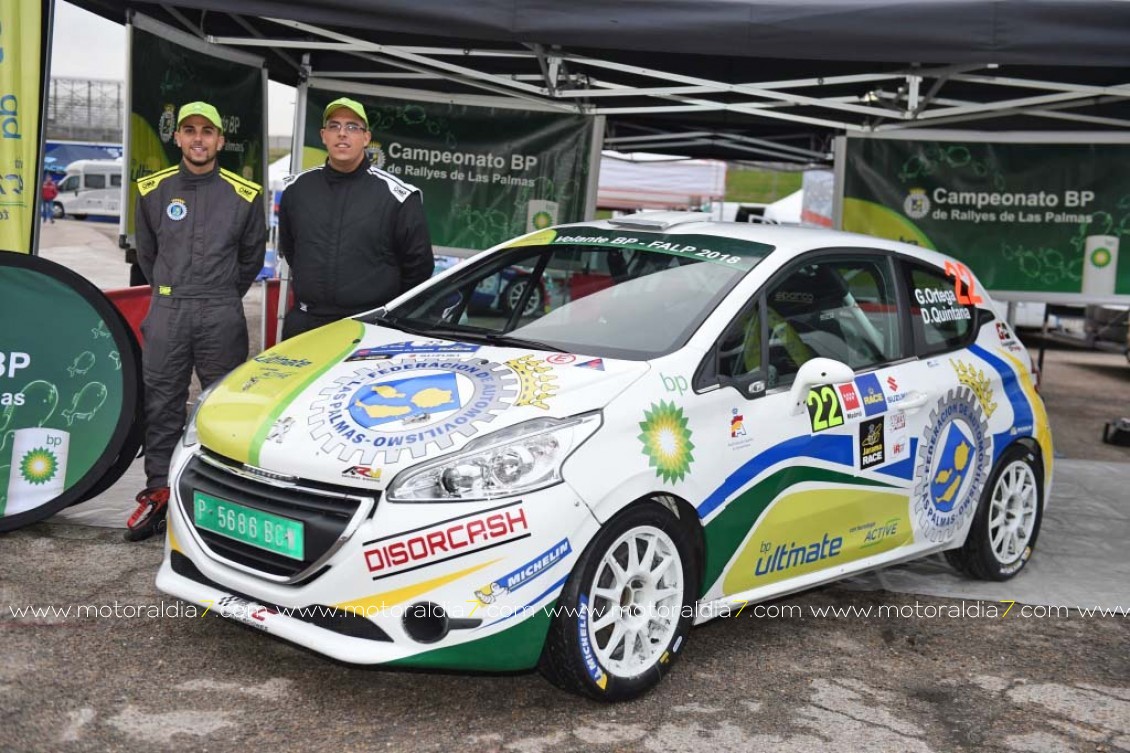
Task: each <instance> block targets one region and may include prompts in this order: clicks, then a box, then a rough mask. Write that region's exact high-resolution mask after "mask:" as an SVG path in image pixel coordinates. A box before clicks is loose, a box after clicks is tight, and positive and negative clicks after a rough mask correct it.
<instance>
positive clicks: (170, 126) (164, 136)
mask: <svg viewBox="0 0 1130 753" xmlns="http://www.w3.org/2000/svg"><path fill="white" fill-rule="evenodd" d="M174 109H175V107H174V105H171V104H167V105H165V110H164V112H162V113H161V117H160V118H158V119H157V135H158V136H160V137H161V143H162V144H167V143H169V139H171V138H172V137H173V131H175V130H176V129H177V116H176V114H175V113H174V112H173V110H174Z"/></svg>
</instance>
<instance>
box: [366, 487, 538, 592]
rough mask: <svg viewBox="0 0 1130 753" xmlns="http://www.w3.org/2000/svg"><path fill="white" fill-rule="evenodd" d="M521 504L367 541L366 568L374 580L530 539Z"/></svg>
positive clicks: (450, 519)
mask: <svg viewBox="0 0 1130 753" xmlns="http://www.w3.org/2000/svg"><path fill="white" fill-rule="evenodd" d="M529 536H530V525H529V523H528V522H527V521H526V510H525V509H524V508H523V507H522V503H521V502H511V503H509V504H506V505H502V506H500V507H494V508H491V509H489V510H483V511H482V512H475V513H470V514H469V515H461V516H459V517H457V518H449V519H448V520H445V521H442V522H440V523H435V524H433V525H430V526H426V527H424V528H417V529H416V530H414V531H408V532H406V533H398V534H395V535H393V536H385V537H383V538H380V539H373V540H372V541H366V542H365V543H364V544H363V545H362V546H363V547H364V555H365V566H366V567H367V568H368V570H369V572H370V573H372V574H373V580H380V579H381V578H387V577H389V576H390V575H396V574H398V573H406V572H408V571H410V570H417V569H419V568H421V567H428V566H429V565H435V564H438V563H440V562H447V561H449V560H453V559H458V558H459V557H465V556H467V555H468V554H474V553H475V552H479V551H482V550H483V549H490V548H492V547H496V546H499V545H501V544H507V543H509V542H512V541H519V540H521V539H525V538H529Z"/></svg>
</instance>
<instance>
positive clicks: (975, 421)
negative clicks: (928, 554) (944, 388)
mask: <svg viewBox="0 0 1130 753" xmlns="http://www.w3.org/2000/svg"><path fill="white" fill-rule="evenodd" d="M988 429H989V427H988V425H987V424H986V423H985V419H984V414H983V412H982V410H981V407H980V406H979V405H978V404H977V401H976V400H975V399H974V397H973V393H972V392H970V391H969V390H968V389H965V388H958V389H955V390H950V392H949V394H948V395H947V396H946V397H945V398H943V399H942V400H941V402H939V403H938V407H937V408H935V409H934V410H933V411H931V413H930V420H929V422H928V424H927V426H926V431H925V433H924V435H923V437H922V443H921V444H920V446H919V448H918V463H917V467H916V468H915V473H914V476H915V479H917V482H916V484H915V487H914V494H913V498H912V509H913V510H914V515H915V520H916V522H917V524H918V526H917V527H918V530H919V531H920V532H921V533H922V535H923V536H925V537H926V538H927V539H929V540H930V541H946V540H948V539H951V538H953V536H954V535H956V533H957V531H958V530H959V529H960V528H961V527H962V526H963V525H964V524H965V522H966V521H967V520H968V519H969V518H970V517H971V516H972V515H973V512H974V511H975V510H976V508H977V501H978V499H979V498H980V496H981V489H982V488H983V487H984V486H985V479H986V476H987V475H988V466H989V458H990V455H991V453H990V449H991V447H990V444H991V442H992V436H991V435H990V434H989V433H988Z"/></svg>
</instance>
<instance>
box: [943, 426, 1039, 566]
mask: <svg viewBox="0 0 1130 753" xmlns="http://www.w3.org/2000/svg"><path fill="white" fill-rule="evenodd" d="M1043 514H1044V474H1043V467H1042V464H1041V463H1040V460H1039V458H1038V457H1037V456H1036V453H1035V451H1033V450H1032V449H1030V448H1028V447H1026V446H1024V445H1020V444H1017V445H1013V446H1012V447H1010V448H1008V449H1007V450H1005V452H1004V454H1003V455H1001V458H1000V460H999V461H998V462H997V467H996V469H995V470H994V471H993V475H992V477H991V478H990V479H989V484H988V485H987V486H986V487H985V491H984V492H983V493H982V495H981V503H980V505H979V506H978V507H977V514H976V515H974V516H973V523H972V526H971V528H970V529H969V536H968V538H966V540H965V544H964V545H963V546H962V547H961V548H960V549H953V550H951V551H948V552H946V559H948V560H949V562H950V564H951V565H953V566H954V567H956V568H957V569H958V570H960V571H961V572H964V573H966V574H967V575H969V576H971V577H973V578H977V579H979V580H996V581H1002V580H1008V579H1009V578H1011V577H1013V576H1014V575H1016V574H1017V573H1019V572H1020V571H1021V570H1022V569H1023V568H1024V565H1025V564H1027V562H1028V559H1029V558H1030V557H1031V556H1032V550H1033V549H1034V548H1035V546H1036V538H1037V536H1039V533H1040V521H1041V519H1042V518H1043Z"/></svg>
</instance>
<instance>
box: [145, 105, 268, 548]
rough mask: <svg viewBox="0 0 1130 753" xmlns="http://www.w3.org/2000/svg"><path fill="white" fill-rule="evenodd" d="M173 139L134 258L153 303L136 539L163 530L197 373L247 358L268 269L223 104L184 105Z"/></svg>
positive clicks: (203, 379)
mask: <svg viewBox="0 0 1130 753" xmlns="http://www.w3.org/2000/svg"><path fill="white" fill-rule="evenodd" d="M174 135H175V137H176V143H177V145H178V146H179V147H180V149H181V152H182V154H183V159H182V160H181V161H180V163H179V164H177V165H175V166H174V167H170V168H167V169H165V170H161V171H159V172H157V173H153V174H152V175H148V176H146V177H144V178H141V179H140V180H138V182H137V186H138V192H139V193H140V196H139V197H138V201H137V221H136V233H137V258H138V263H139V264H140V265H141V270H142V272H144V273H145V278H146V279H147V280H148V281H149V284H150V286H152V289H153V297H152V302H151V304H150V307H149V314H148V315H147V316H146V317H145V321H143V322H142V324H141V333H142V336H143V338H144V341H145V342H144V349H143V351H142V373H143V378H144V382H145V418H146V427H145V475H146V478H147V482H146V488H145V489H144V490H143V491H142V492H141V493H140V494H138V495H137V509H136V510H135V511H134V513H133V514H132V515H131V516H130V518H129V520H128V521H127V522H126V528H127V530H126V539H127V540H129V541H140V540H142V539H147V538H149V537H150V536H152V535H154V534H156V533H159V532H161V531H162V530H163V529H164V525H165V514H166V512H167V510H168V501H169V478H168V474H169V462H170V459H171V457H172V453H173V448H174V447H175V446H176V443H177V441H178V439H179V438H180V435H181V432H182V431H183V430H184V423H185V403H186V401H187V400H188V388H189V383H190V381H191V379H192V371H193V368H195V369H196V374H197V376H199V377H200V384H201V386H202V387H204V388H205V389H206V388H207V387H208V386H209V385H211V384H212V383H213V382H214V381H216V380H217V379H219V378H220V377H221V376H223V375H224V374H225V373H227V372H228V371H231V370H232V369H234V368H235V367H236V366H238V365H239V364H241V363H243V362H244V361H246V360H247V349H248V344H247V321H246V319H245V318H244V316H243V301H242V298H243V296H244V295H245V294H246V293H247V291H248V289H249V288H250V287H251V283H252V282H254V281H255V277H256V275H257V274H258V273H259V270H260V269H262V267H263V256H264V253H265V242H266V237H267V231H266V218H265V214H264V208H263V192H262V189H261V188H260V186H259V185H258V184H256V183H252V182H251V181H249V180H246V179H245V178H243V177H241V176H239V175H236V174H235V173H232V172H229V171H228V170H224V169H222V168H220V166H219V163H218V161H217V157H216V155H217V154H218V153H219V151H220V150H221V149H223V147H224V136H223V122H222V120H221V119H220V114H219V113H218V112H217V111H216V108H215V107H213V106H212V105H210V104H207V103H206V102H191V103H189V104H187V105H185V106H184V107H182V108H181V109H180V112H179V114H178V116H177V130H176V132H175V134H174Z"/></svg>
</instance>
